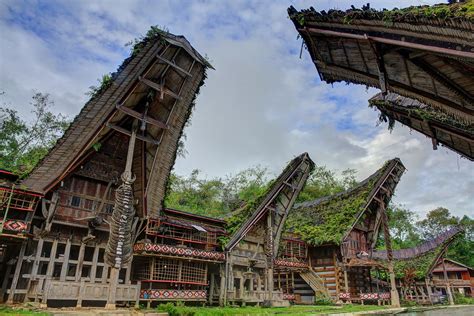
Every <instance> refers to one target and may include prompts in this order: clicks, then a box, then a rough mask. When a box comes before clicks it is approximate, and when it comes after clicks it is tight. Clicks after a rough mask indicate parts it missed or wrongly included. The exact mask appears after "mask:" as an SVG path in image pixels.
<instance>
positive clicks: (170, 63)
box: [156, 55, 192, 77]
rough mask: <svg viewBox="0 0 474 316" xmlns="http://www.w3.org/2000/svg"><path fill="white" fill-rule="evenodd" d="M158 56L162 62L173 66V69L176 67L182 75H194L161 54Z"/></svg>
mask: <svg viewBox="0 0 474 316" xmlns="http://www.w3.org/2000/svg"><path fill="white" fill-rule="evenodd" d="M156 58H158V60H159V61H160V62H162V63H164V64H167V65H168V66H171V67H173V69H175V70H176V71H177V72H179V73H181V74H182V75H184V76H187V77H192V75H191V73H190V72H189V71H186V70H184V69H183V68H181V67H179V66H178V65H176V64H175V63H174V62H172V61H169V60H168V59H166V58H163V57H161V56H160V55H157V56H156Z"/></svg>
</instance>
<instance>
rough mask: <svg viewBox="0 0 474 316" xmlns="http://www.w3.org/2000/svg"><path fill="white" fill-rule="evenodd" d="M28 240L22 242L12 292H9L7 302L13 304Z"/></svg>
mask: <svg viewBox="0 0 474 316" xmlns="http://www.w3.org/2000/svg"><path fill="white" fill-rule="evenodd" d="M27 243H28V241H26V240H25V241H24V242H23V243H22V244H21V248H20V253H19V254H18V259H17V262H16V267H15V273H14V274H13V280H12V284H11V285H10V293H9V294H8V300H7V304H13V299H14V297H15V290H16V286H17V285H18V279H19V278H20V273H21V265H22V264H23V257H24V256H25V251H26V245H27Z"/></svg>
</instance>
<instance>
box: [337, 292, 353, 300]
mask: <svg viewBox="0 0 474 316" xmlns="http://www.w3.org/2000/svg"><path fill="white" fill-rule="evenodd" d="M339 299H341V300H350V299H351V293H345V292H343V293H339Z"/></svg>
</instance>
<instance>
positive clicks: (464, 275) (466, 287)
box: [430, 258, 474, 297]
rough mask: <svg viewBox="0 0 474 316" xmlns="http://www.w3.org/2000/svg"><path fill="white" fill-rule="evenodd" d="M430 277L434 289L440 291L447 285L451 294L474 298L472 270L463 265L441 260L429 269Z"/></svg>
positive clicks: (473, 273) (473, 272) (445, 259)
mask: <svg viewBox="0 0 474 316" xmlns="http://www.w3.org/2000/svg"><path fill="white" fill-rule="evenodd" d="M445 272H446V275H445ZM430 277H431V281H432V283H433V286H434V287H435V289H439V290H441V291H442V290H444V289H446V287H447V285H446V283H449V287H450V288H451V289H452V290H453V292H455V293H459V294H461V295H464V296H469V297H474V269H473V268H471V267H468V266H466V265H465V264H462V263H459V262H456V261H454V260H451V259H448V258H442V259H440V260H438V262H436V264H435V265H434V266H433V268H432V269H431V271H430ZM443 294H447V293H446V292H445V293H443Z"/></svg>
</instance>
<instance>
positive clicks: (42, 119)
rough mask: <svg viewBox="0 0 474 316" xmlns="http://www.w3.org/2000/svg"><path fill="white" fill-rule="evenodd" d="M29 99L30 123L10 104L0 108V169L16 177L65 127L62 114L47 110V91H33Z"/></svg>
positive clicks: (29, 168) (48, 147)
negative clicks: (31, 118)
mask: <svg viewBox="0 0 474 316" xmlns="http://www.w3.org/2000/svg"><path fill="white" fill-rule="evenodd" d="M32 99H33V101H32V102H30V106H31V107H32V111H31V112H32V114H33V120H32V121H31V122H27V121H25V120H23V119H22V118H20V117H19V115H18V112H17V111H16V110H15V109H13V108H12V107H11V106H6V105H4V106H3V107H0V168H3V169H7V170H10V171H12V172H14V173H16V174H18V175H20V176H25V175H26V174H28V173H29V172H30V171H31V170H32V169H33V168H34V167H35V166H36V164H37V163H38V162H39V161H40V160H41V159H42V158H43V157H44V156H45V155H46V153H47V152H48V150H49V149H50V148H51V147H52V146H53V145H54V143H55V142H56V140H57V139H58V138H59V137H60V136H61V135H62V134H63V133H64V131H65V130H66V128H67V127H68V126H69V121H68V120H67V118H66V117H65V116H63V115H61V114H53V113H52V112H51V111H50V108H51V107H52V106H53V104H54V103H53V101H51V100H50V96H49V94H47V93H40V92H36V93H35V94H34V95H33V97H32Z"/></svg>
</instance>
